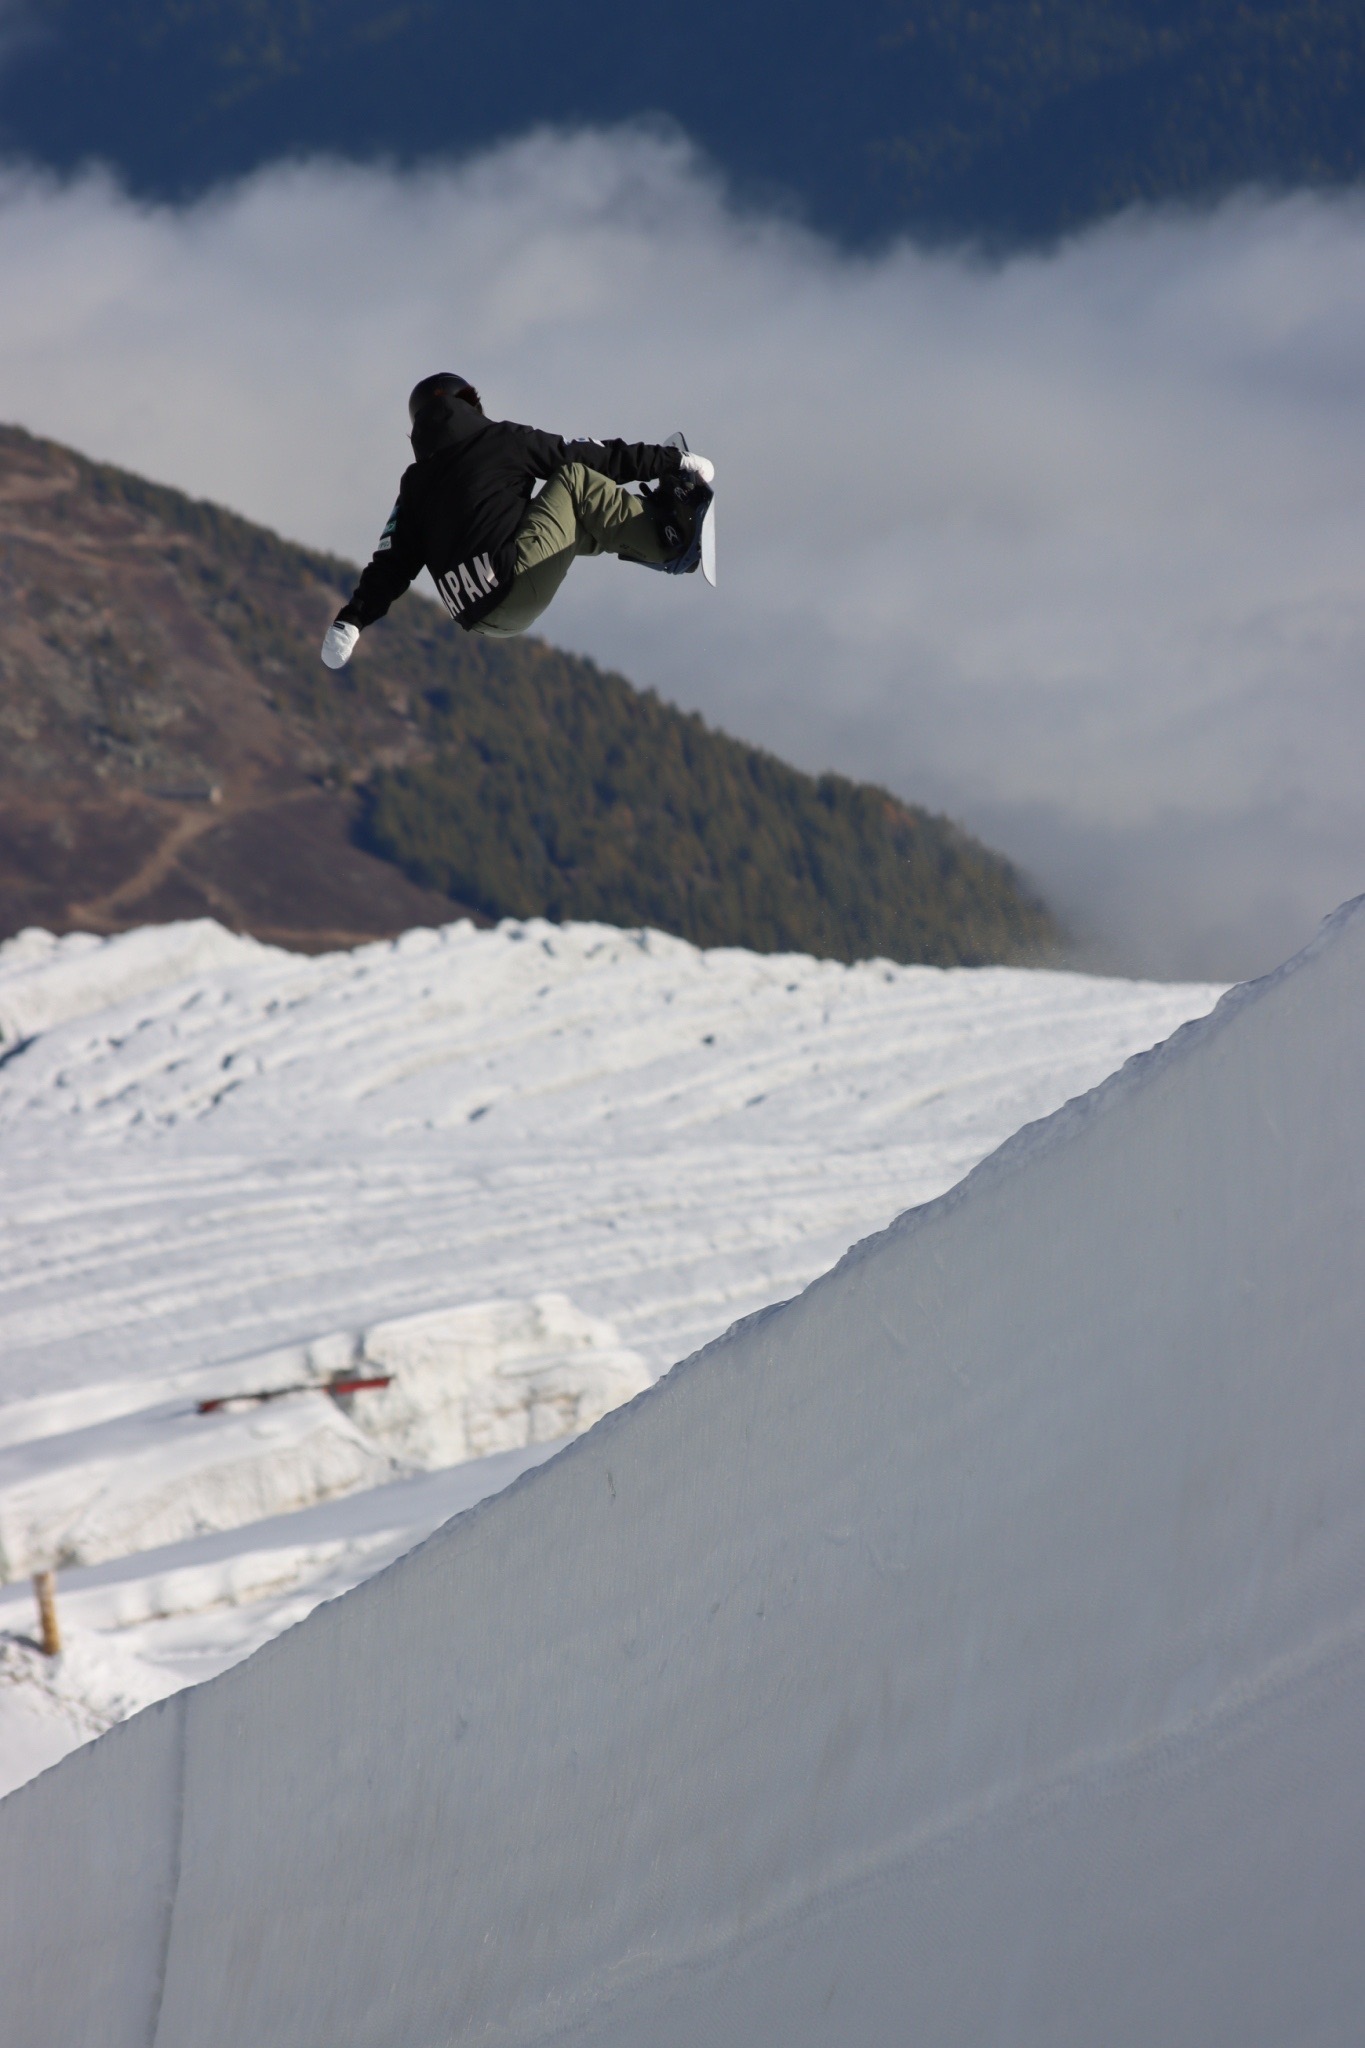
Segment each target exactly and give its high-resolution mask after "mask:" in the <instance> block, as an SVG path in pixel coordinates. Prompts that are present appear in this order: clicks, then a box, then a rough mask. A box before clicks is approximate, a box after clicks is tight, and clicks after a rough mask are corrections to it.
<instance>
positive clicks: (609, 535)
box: [469, 462, 667, 640]
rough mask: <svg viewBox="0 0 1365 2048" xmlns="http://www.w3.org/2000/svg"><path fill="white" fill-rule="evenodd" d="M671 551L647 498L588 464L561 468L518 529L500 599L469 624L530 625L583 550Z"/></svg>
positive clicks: (498, 630)
mask: <svg viewBox="0 0 1365 2048" xmlns="http://www.w3.org/2000/svg"><path fill="white" fill-rule="evenodd" d="M666 554H667V550H666V549H665V547H664V545H663V542H662V541H661V540H660V539H659V536H658V533H657V531H656V530H655V526H654V521H653V519H652V518H651V517H650V515H649V512H648V510H647V509H646V507H645V504H644V501H643V500H642V499H640V498H637V497H636V496H635V495H634V493H633V492H631V491H623V490H622V488H621V486H620V485H619V484H614V483H613V482H612V480H611V478H610V477H606V476H602V475H600V474H599V473H598V471H597V470H595V469H589V468H588V466H587V464H586V463H584V462H566V463H565V464H564V467H563V468H562V469H557V470H556V471H555V473H554V475H553V476H552V477H551V478H550V480H549V482H548V483H547V484H546V486H545V488H544V490H543V491H542V492H541V493H540V496H539V497H538V498H533V499H532V500H531V508H530V510H529V511H528V513H527V514H526V517H525V519H523V521H522V523H521V526H520V528H519V529H518V532H517V564H516V570H515V573H514V575H513V577H512V583H511V587H510V588H509V590H508V592H507V595H506V597H505V598H504V599H503V601H502V603H501V604H500V605H497V606H495V607H494V609H493V610H492V611H491V612H489V614H488V616H487V618H485V619H480V621H479V623H478V625H477V626H471V627H470V629H469V630H470V632H471V633H485V634H487V635H489V637H490V638H492V639H495V640H507V639H510V638H511V637H512V635H513V634H514V633H524V632H525V631H526V629H527V627H528V626H533V625H534V624H535V622H536V620H537V619H538V618H539V617H540V615H541V613H542V612H543V611H544V610H545V608H546V606H547V605H548V604H549V602H550V600H551V598H552V597H553V596H554V594H555V592H556V591H557V590H558V589H559V586H560V584H561V583H562V582H563V581H564V578H565V577H566V576H567V575H568V573H569V571H570V569H571V568H572V567H573V565H574V563H575V562H576V561H577V560H578V557H579V556H580V555H623V556H624V557H625V558H626V559H627V560H628V561H636V562H662V561H663V560H664V559H665V557H666Z"/></svg>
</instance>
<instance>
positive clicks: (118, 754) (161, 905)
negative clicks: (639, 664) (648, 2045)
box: [0, 427, 1057, 964]
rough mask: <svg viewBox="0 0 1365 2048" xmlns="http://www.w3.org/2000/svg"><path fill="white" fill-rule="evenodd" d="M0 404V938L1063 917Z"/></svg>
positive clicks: (1031, 930) (755, 759) (780, 774)
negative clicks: (195, 919) (349, 602)
mask: <svg viewBox="0 0 1365 2048" xmlns="http://www.w3.org/2000/svg"><path fill="white" fill-rule="evenodd" d="M354 576H355V570H354V568H353V567H352V566H350V565H348V564H347V563H344V562H341V561H338V560H336V559H335V558H333V557H330V556H327V555H322V554H318V553H316V552H313V551H310V550H309V549H306V548H302V547H298V546H295V545H293V544H291V543H289V542H286V541H283V540H280V539H279V538H278V537H277V536H275V535H274V534H272V533H269V532H267V531H266V530H264V529H263V528H261V527H258V526H253V525H251V524H250V523H249V522H248V521H246V520H244V519H241V518H238V517H237V516H236V515H234V514H232V513H229V512H226V511H223V510H221V509H220V508H219V507H216V506H213V505H209V504H204V503H200V502H197V501H195V500H192V499H190V498H188V497H186V496H184V495H183V494H182V493H180V492H178V491H174V490H170V489H168V488H166V487H164V486H161V485H157V484H151V483H147V482H145V481H144V480H143V479H141V478H139V477H135V476H131V475H129V474H127V473H126V472H124V471H121V470H117V469H114V468H111V467H108V466H106V465H101V464H97V463H93V462H90V461H88V460H86V459H85V458H84V457H83V456H81V455H78V454H76V453H74V452H73V451H71V450H70V449H66V448H62V447H59V446H57V445H55V444H54V443H52V442H48V441H42V440H38V439H36V438H34V437H33V436H31V435H29V434H27V433H25V432H23V431H22V430H21V429H19V428H13V427H10V428H3V429H0V746H2V749H3V750H2V751H0V935H3V934H6V933H11V932H14V931H17V930H19V929H21V928H22V927H23V926H24V925H27V924H43V925H47V926H48V927H49V928H51V929H54V930H66V929H71V928H82V929H89V930H95V931H112V930H119V929H123V928H126V927H128V926H130V925H133V924H140V923H148V922H151V923H156V922H162V921H165V920H167V919H171V918H177V917H189V916H204V915H209V916H214V917H217V918H218V919H219V920H220V921H222V922H223V923H225V924H227V925H229V926H231V927H232V928H234V929H237V930H245V931H250V932H254V933H256V934H257V935H258V936H261V937H265V938H270V939H273V940H276V941H278V942H280V943H283V944H288V945H295V946H302V947H310V948H316V947H320V946H326V945H334V944H345V943H348V942H352V941H354V940H357V939H360V938H364V937H379V936H384V935H387V934H390V933H393V932H397V931H400V930H403V929H405V928H406V927H407V926H410V925H415V924H435V923H444V922H447V921H448V920H449V919H451V918H453V917H455V916H458V915H459V914H460V913H461V911H462V910H468V911H471V912H473V913H474V914H475V915H477V916H479V917H482V918H488V919H496V918H499V917H503V916H509V915H510V916H516V917H527V916H534V915H541V916H546V917H550V918H555V919H561V920H563V919H570V918H600V919H602V920H604V921H606V922H609V923H614V924H619V925H626V926H635V925H639V924H653V925H657V926H659V927H661V928H662V929H664V930H666V931H672V932H676V933H678V934H679V935H681V936H682V937H684V938H687V939H691V940H693V941H695V942H696V943H698V944H702V945H741V946H749V947H753V948H755V949H758V950H760V951H774V950H787V949H791V950H799V951H804V952H811V953H816V954H820V955H824V956H826V957H831V958H837V959H843V960H851V959H857V958H863V957H868V956H872V955H878V954H882V955H886V956H887V957H889V958H892V959H897V960H907V961H910V960H924V961H935V962H939V963H942V964H951V963H959V962H960V963H976V962H983V961H991V960H1026V959H1034V958H1040V957H1044V956H1046V955H1047V954H1049V953H1050V952H1052V951H1054V950H1055V948H1056V945H1057V932H1056V928H1055V926H1054V924H1053V922H1052V919H1051V918H1050V916H1049V914H1048V912H1047V910H1046V908H1045V907H1044V906H1043V905H1042V904H1041V903H1039V902H1038V901H1037V900H1036V898H1035V897H1034V896H1033V895H1032V894H1031V892H1030V891H1029V890H1028V889H1027V887H1026V886H1025V885H1024V884H1023V883H1022V882H1021V880H1020V878H1019V877H1018V875H1016V873H1015V872H1014V870H1013V869H1012V867H1011V866H1010V864H1009V863H1008V862H1007V861H1005V860H1004V859H1002V858H1001V857H1000V856H999V855H997V854H995V853H992V852H990V851H989V850H988V849H986V848H985V847H983V846H981V845H979V844H978V843H977V842H976V841H974V840H973V839H971V838H970V837H969V836H968V835H967V834H966V833H964V832H962V831H960V830H959V829H958V828H957V827H955V826H954V825H952V824H951V823H950V822H949V821H948V820H946V819H944V818H940V817H935V816H932V815H930V814H929V813H928V812H926V811H923V810H920V809H918V808H916V807H914V806H912V805H908V804H905V803H903V802H901V801H900V800H898V799H897V798H896V797H894V796H892V795H890V794H889V793H888V792H886V791H884V790H879V789H875V788H872V787H869V786H867V785H863V784H857V783H854V782H851V781H848V780H847V779H845V778H844V777H841V776H836V775H825V776H820V777H814V776H809V775H805V774H802V773H801V772H800V771H798V770H797V769H794V768H791V767H789V766H787V765H786V764H785V763H784V762H781V761H779V760H777V759H775V758H774V757H773V756H772V755H770V754H767V753H764V752H763V751H762V750H761V749H759V748H756V747H752V746H747V745H744V744H742V743H741V742H739V741H738V740H734V739H731V738H729V737H727V736H726V735H725V734H723V733H718V732H713V731H711V730H710V729H709V728H708V727H707V726H706V725H705V724H704V723H703V721H702V720H701V719H700V718H698V717H696V716H695V715H686V714H684V713H682V712H680V711H677V710H674V709H672V708H671V707H669V706H668V705H665V704H663V703H662V702H660V701H659V700H658V699H657V698H656V697H654V696H652V695H650V694H648V693H642V692H640V691H638V690H635V689H634V688H632V686H631V685H630V684H629V683H628V682H626V681H625V680H624V679H623V678H622V677H620V676H614V675H610V674H606V673H604V672H603V671H602V670H600V669H598V668H596V667H595V666H594V665H593V663H591V662H590V661H586V660H582V659H579V658H576V657H573V656H570V655H566V654H563V653H561V652H559V651H558V650H557V649H555V648H553V647H550V646H548V645H547V644H546V643H545V642H543V641H539V640H523V641H512V642H504V643H496V642H486V641H480V640H475V639H470V638H467V637H466V636H464V635H462V634H460V633H459V632H458V631H457V630H456V629H455V628H453V627H452V626H451V625H450V623H449V621H448V620H447V619H446V617H445V615H444V613H443V612H442V611H441V610H440V609H439V608H438V607H437V605H436V604H435V603H434V602H433V601H428V600H427V599H424V598H422V597H420V596H418V595H417V594H416V593H413V594H410V595H409V596H408V597H407V598H405V599H404V600H403V601H402V602H401V603H400V604H399V605H398V606H397V607H395V610H394V611H393V613H392V614H391V615H390V617H389V618H388V619H386V620H384V621H382V622H381V623H380V624H379V625H378V626H376V627H374V628H372V629H371V631H370V632H368V633H366V635H365V636H364V639H363V640H362V643H361V647H360V650H359V651H358V653H357V655H356V657H355V658H354V660H353V661H352V663H351V665H350V667H349V668H347V669H345V670H343V671H342V672H341V673H340V674H339V675H336V674H333V673H332V672H331V671H329V670H327V669H325V668H323V667H322V665H321V663H320V662H319V660H318V652H317V650H318V643H319V640H320V638H321V635H322V632H323V630H324V628H325V626H326V624H327V622H328V621H329V619H330V618H331V616H332V615H333V613H334V612H335V610H336V608H337V604H338V601H339V600H338V593H340V592H343V591H349V589H350V588H351V585H352V583H353V581H354Z"/></svg>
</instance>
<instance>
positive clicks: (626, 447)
mask: <svg viewBox="0 0 1365 2048" xmlns="http://www.w3.org/2000/svg"><path fill="white" fill-rule="evenodd" d="M510 431H511V432H512V433H514V434H516V435H517V436H518V437H519V439H520V441H521V445H522V449H523V452H524V454H525V457H526V463H527V467H528V468H529V469H530V471H531V473H532V475H533V476H539V477H551V476H553V475H554V473H555V471H556V470H557V469H562V468H563V467H564V465H565V463H568V462H581V463H583V464H584V465H585V467H586V468H588V469H595V470H596V471H597V473H598V475H599V476H607V477H610V478H611V480H612V482H613V483H614V484H652V483H655V482H656V481H657V480H658V478H659V477H661V476H675V475H676V474H677V471H678V467H679V455H678V451H677V449H676V448H670V447H668V446H666V445H662V444H657V445H656V443H654V442H653V441H593V440H587V439H585V440H580V441H566V440H565V439H564V437H563V435H562V434H544V433H542V432H541V431H540V429H539V428H538V427H511V428H510Z"/></svg>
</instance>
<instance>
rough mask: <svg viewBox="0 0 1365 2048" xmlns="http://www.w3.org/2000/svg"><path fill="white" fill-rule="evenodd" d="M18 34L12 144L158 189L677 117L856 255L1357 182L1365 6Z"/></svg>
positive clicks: (104, 13) (100, 12) (150, 9)
mask: <svg viewBox="0 0 1365 2048" xmlns="http://www.w3.org/2000/svg"><path fill="white" fill-rule="evenodd" d="M5 28H6V34H5V40H4V43H3V46H0V147H3V148H4V149H5V150H6V151H7V152H9V153H19V154H21V155H25V156H29V157H32V158H35V159H37V160H38V161H39V162H42V163H47V164H51V165H54V166H56V167H59V168H71V167H73V166H75V165H78V164H83V163H87V162H89V161H90V160H92V159H99V160H103V161H105V162H108V163H111V164H113V165H114V166H116V167H117V168H118V170H119V171H120V172H121V173H122V174H123V176H124V177H125V178H126V179H127V180H128V181H129V182H130V183H131V184H132V185H133V186H134V188H135V189H137V190H139V191H143V192H148V193H153V194H156V195H158V196H163V197H165V196H170V197H180V196H184V195H185V194H187V193H190V192H195V191H202V190H204V189H206V188H207V187H208V186H210V185H212V184H213V183H215V182H216V181H218V180H220V179H222V178H224V177H231V176H236V175H240V174H242V173H244V172H247V171H250V170H253V169H255V168H257V167H258V166H259V165H261V164H263V163H267V162H270V161H273V160H275V159H277V158H280V157H285V156H295V155H298V154H301V153H309V152H321V153H324V154H327V155H332V156H343V157H348V158H352V159H356V158H359V159H369V158H383V159H386V160H395V161H398V162H400V163H401V162H412V161H415V160H418V159H421V158H427V157H431V156H447V157H452V156H453V157H457V158H458V157H459V156H461V155H463V154H466V153H467V152H469V151H470V150H473V149H477V148H480V147H484V146H486V145H488V144H489V143H492V142H494V141H497V140H500V139H503V138H505V137H507V136H509V135H515V134H522V133H524V132H525V131H526V130H527V129H529V128H531V127H533V126H534V125H536V124H537V123H556V124H565V125H573V124H575V123H581V122H617V121H629V120H634V119H639V118H641V117H646V118H649V117H658V116H663V117H665V118H666V119H668V120H670V121H672V122H674V123H676V124H678V125H679V126H680V127H681V128H682V129H683V130H684V131H685V132H686V133H687V134H689V135H690V136H692V137H693V138H694V139H695V140H696V141H698V142H699V143H700V144H701V145H702V147H703V148H704V149H705V150H706V151H707V152H709V154H710V155H711V156H712V157H713V158H714V159H715V161H716V162H717V163H718V164H719V165H720V166H721V168H722V169H723V170H724V171H725V172H726V173H727V174H728V175H729V177H730V178H731V180H732V181H733V182H734V183H735V184H736V185H737V187H738V188H739V189H740V190H741V191H742V192H744V193H747V194H749V195H751V196H757V197H760V198H766V199H777V200H778V201H779V203H780V202H782V201H783V200H786V201H788V202H794V203H795V205H796V206H797V207H798V209H799V210H800V211H801V212H802V213H804V215H805V216H806V217H807V218H808V219H810V220H812V221H813V222H815V223H816V224H817V225H819V226H822V227H825V228H828V229H832V230H833V231H834V232H836V233H838V234H840V235H845V236H851V237H853V238H854V239H866V238H872V239H875V238H877V237H879V236H882V235H885V234H887V233H891V232H895V231H898V230H902V229H905V228H910V229H913V230H916V231H920V232H927V233H929V234H948V235H959V234H968V235H980V236H984V237H986V238H988V239H992V238H994V239H1003V240H1006V241H1009V240H1015V239H1018V238H1025V239H1028V238H1032V237H1037V236H1048V235H1051V234H1055V233H1056V232H1058V231H1060V230H1063V229H1066V228H1070V227H1074V226H1077V225H1079V224H1081V223H1083V222H1085V221H1088V220H1093V219H1096V218H1099V217H1101V216H1103V215H1105V214H1108V213H1111V212H1113V211H1114V210H1115V209H1116V208H1119V207H1122V206H1124V205H1127V204H1128V203H1130V202H1131V201H1133V200H1161V199H1172V198H1186V199H1188V198H1202V197H1205V196H1209V195H1214V194H1217V193H1219V192H1223V191H1226V190H1227V189H1229V188H1230V187H1232V186H1236V185H1238V184H1244V183H1247V182H1248V181H1257V182H1266V183H1269V184H1271V185H1298V184H1312V185H1316V184H1335V183H1340V182H1342V181H1351V180H1355V179H1357V178H1359V177H1360V175H1361V171H1362V137H1365V9H1362V8H1361V6H1360V4H1359V0H843V4H841V5H840V6H837V7H836V6H831V5H829V4H828V0H795V4H790V0H788V4H783V5H781V6H779V5H778V4H777V0H747V4H746V5H745V6H743V7H734V6H732V5H729V4H726V0H693V5H692V6H690V7H688V8H683V9H674V10H672V11H671V12H669V11H665V12H663V13H660V12H659V11H658V10H648V9H645V10H642V9H641V8H640V7H639V6H638V5H636V4H634V0H597V4H595V5H594V6H593V7H591V8H569V7H563V6H547V5H546V4H545V0H502V4H501V5H499V6H497V7H488V8H482V9H470V8H452V7H448V6H444V5H440V4H438V0H397V4H393V5H383V6H381V5H379V4H377V0H330V4H328V5H327V6H311V7H305V6H298V5H292V4H290V5H285V4H283V0H209V4H205V5H200V6H195V7H186V6H184V5H182V4H179V0H114V4H110V0H19V4H17V5H16V6H14V7H12V8H10V9H9V10H7V14H6V23H5ZM470 79H473V80H476V81H477V90H472V91H471V90H468V89H465V88H464V86H463V85H462V84H460V83H457V81H466V80H470Z"/></svg>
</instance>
